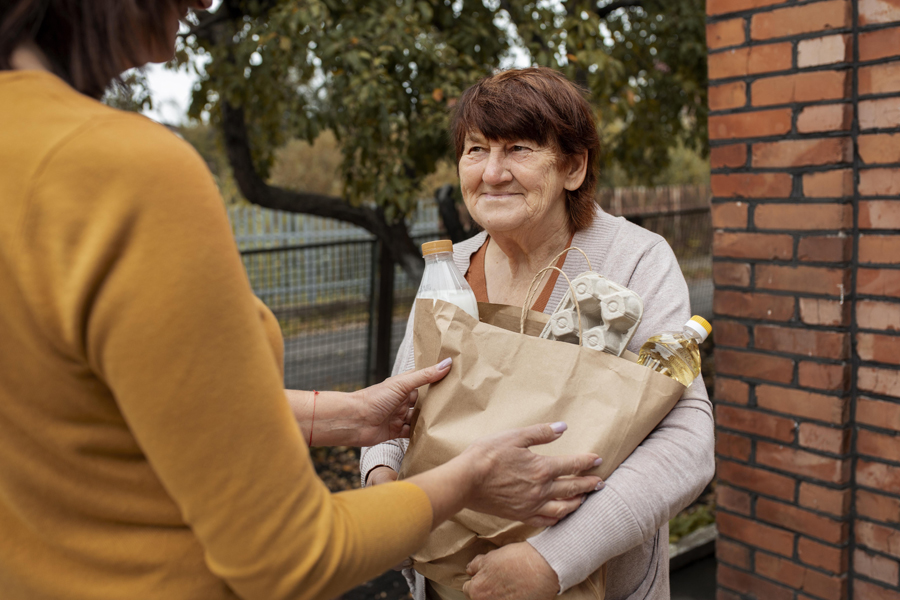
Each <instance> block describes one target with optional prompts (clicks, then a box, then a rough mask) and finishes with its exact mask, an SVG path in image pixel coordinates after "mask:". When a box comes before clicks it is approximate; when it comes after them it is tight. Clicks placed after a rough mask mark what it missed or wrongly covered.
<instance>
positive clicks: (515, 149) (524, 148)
mask: <svg viewBox="0 0 900 600" xmlns="http://www.w3.org/2000/svg"><path fill="white" fill-rule="evenodd" d="M512 150H513V152H527V151H529V150H531V148H529V147H528V146H518V145H517V146H513V147H512Z"/></svg>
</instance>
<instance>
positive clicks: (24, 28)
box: [0, 0, 183, 98]
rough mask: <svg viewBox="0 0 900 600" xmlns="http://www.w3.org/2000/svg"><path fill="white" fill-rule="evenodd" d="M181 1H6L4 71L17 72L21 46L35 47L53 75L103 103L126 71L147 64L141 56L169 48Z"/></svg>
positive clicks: (1, 40) (1, 12)
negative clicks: (170, 26) (171, 17)
mask: <svg viewBox="0 0 900 600" xmlns="http://www.w3.org/2000/svg"><path fill="white" fill-rule="evenodd" d="M180 4H183V2H181V1H179V0H3V2H2V4H0V70H7V69H10V68H12V67H11V65H10V60H11V58H12V53H13V51H14V50H15V49H16V47H17V46H19V45H21V44H23V43H26V42H29V41H30V42H34V43H35V44H36V45H37V47H38V48H40V49H41V51H42V52H43V53H44V55H45V56H46V57H47V59H48V60H49V61H50V64H51V66H52V68H53V71H54V73H56V75H58V76H59V77H61V78H62V79H64V80H66V81H67V82H68V83H69V85H71V86H72V87H74V88H75V89H76V90H78V91H79V92H81V93H83V94H87V95H88V96H91V97H94V98H100V97H101V96H102V95H103V92H104V91H105V90H106V88H107V87H108V86H109V84H110V83H112V82H113V81H114V80H116V79H118V77H119V75H120V74H121V73H122V71H124V70H126V69H128V68H129V67H132V66H138V65H140V64H141V62H142V55H143V52H142V50H143V49H144V48H147V47H153V46H154V45H160V44H166V43H168V42H167V40H166V17H167V15H168V11H172V10H178V8H179V5H180Z"/></svg>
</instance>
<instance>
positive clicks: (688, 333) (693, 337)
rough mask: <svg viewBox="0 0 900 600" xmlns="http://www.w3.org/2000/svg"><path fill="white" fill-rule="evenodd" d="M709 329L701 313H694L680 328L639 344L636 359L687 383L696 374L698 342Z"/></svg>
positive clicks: (700, 341) (697, 372) (710, 328)
mask: <svg viewBox="0 0 900 600" xmlns="http://www.w3.org/2000/svg"><path fill="white" fill-rule="evenodd" d="M710 333H712V326H711V325H710V324H709V323H708V322H707V321H706V319H704V318H703V317H700V316H697V315H694V316H693V317H691V320H690V321H688V322H687V323H685V324H684V328H683V329H682V331H664V332H662V333H660V334H657V335H654V336H653V337H651V338H650V339H649V340H647V341H646V342H644V345H643V346H641V351H640V353H639V354H638V363H639V364H642V365H644V366H645V367H650V368H651V369H653V370H654V371H659V372H660V373H662V374H663V375H667V376H668V377H671V378H672V379H674V380H675V381H677V382H679V383H681V384H683V385H685V386H688V385H691V382H692V381H694V379H695V378H696V377H697V375H699V374H700V344H702V343H703V342H704V341H705V340H706V337H707V336H708V335H709V334H710Z"/></svg>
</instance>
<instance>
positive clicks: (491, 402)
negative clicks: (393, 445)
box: [400, 299, 685, 600]
mask: <svg viewBox="0 0 900 600" xmlns="http://www.w3.org/2000/svg"><path fill="white" fill-rule="evenodd" d="M478 310H479V314H480V317H481V321H480V322H479V321H476V320H475V319H474V318H472V317H471V316H470V315H468V314H467V313H466V312H465V311H463V310H462V309H460V308H458V307H456V306H455V305H453V304H450V303H448V302H443V301H441V300H430V299H429V300H423V299H420V300H417V301H416V307H415V313H416V314H415V323H414V329H413V331H414V334H413V335H414V337H413V343H414V346H415V360H416V368H417V369H420V368H423V367H425V366H429V365H433V364H435V363H437V362H439V361H441V360H443V359H445V358H447V357H451V358H453V368H452V369H450V372H449V373H448V374H447V376H446V377H445V378H444V379H442V380H441V381H439V382H437V383H435V384H432V385H430V386H427V388H422V389H420V391H419V401H418V407H417V411H416V412H417V414H416V416H415V417H414V422H413V427H412V433H411V435H410V445H409V450H408V451H407V453H406V456H405V457H404V459H403V464H402V466H401V468H400V478H401V479H402V478H406V477H411V476H413V475H415V474H417V473H421V472H423V471H427V470H428V469H431V468H433V467H435V466H438V465H441V464H443V463H445V462H447V461H448V460H450V459H452V458H454V457H455V456H457V455H459V454H460V453H461V452H462V451H463V450H464V449H465V448H466V447H467V446H468V445H469V444H470V443H471V442H473V441H475V440H476V439H478V438H481V437H484V436H486V435H491V434H494V433H497V432H500V431H503V430H506V429H512V428H517V427H525V426H528V425H533V424H535V423H552V422H555V421H565V422H566V423H567V424H568V425H569V428H568V430H567V431H566V433H565V435H563V436H562V437H561V438H560V439H559V440H557V441H555V442H553V443H552V444H547V445H544V446H537V447H534V448H532V450H533V451H534V452H537V453H539V454H544V455H562V454H574V453H581V452H594V453H596V454H597V455H599V456H601V457H603V464H602V465H601V466H599V467H597V468H596V469H594V470H593V473H594V474H596V475H599V476H600V477H602V478H604V479H605V478H607V477H608V476H609V475H610V474H611V473H612V471H613V470H614V469H615V468H616V467H617V466H618V465H619V464H620V463H621V462H622V461H623V460H625V458H627V457H628V455H629V454H631V452H632V451H633V450H634V449H635V448H637V446H638V445H639V444H640V443H641V442H642V441H643V439H644V438H645V437H647V435H648V434H649V433H650V432H651V431H653V429H654V428H655V427H656V426H657V425H658V424H659V422H660V421H661V420H662V419H663V418H664V417H665V416H666V414H668V412H669V411H670V410H671V409H672V407H673V406H675V403H676V402H678V399H679V398H680V397H681V394H682V393H683V392H684V389H685V388H684V386H683V385H681V384H680V383H678V382H677V381H674V380H672V379H670V378H668V377H666V376H664V375H661V374H659V373H656V372H655V371H653V370H651V369H648V368H647V367H643V366H641V365H638V364H637V363H636V362H635V361H636V357H635V355H634V354H631V353H627V354H628V356H627V357H625V358H620V357H617V356H613V355H611V354H606V353H604V352H599V351H597V350H593V349H590V348H582V347H580V346H578V345H575V344H568V343H564V342H558V341H551V340H546V339H541V338H538V337H536V336H537V335H538V334H539V333H540V331H541V330H542V329H543V327H544V324H545V323H546V322H547V320H548V319H549V317H548V316H547V315H544V314H543V313H537V312H534V311H528V315H527V318H526V320H525V333H524V334H522V333H519V322H520V315H521V310H522V309H520V308H516V307H512V306H502V305H495V304H484V303H479V305H478ZM538 531H540V530H539V529H536V528H533V527H529V526H527V525H525V524H524V523H519V522H514V521H509V520H506V519H501V518H499V517H493V516H489V515H484V514H481V513H476V512H474V511H470V510H463V511H462V512H460V513H458V514H456V515H455V516H454V517H453V518H452V519H450V520H449V521H447V522H445V523H443V524H442V525H440V526H439V527H438V528H437V529H435V530H434V532H432V534H431V536H430V537H429V538H428V542H427V543H426V544H425V547H424V548H422V549H421V550H420V551H418V552H416V553H415V554H413V557H412V558H413V561H414V567H415V569H416V570H417V571H418V572H420V573H421V574H423V575H424V576H425V577H426V578H428V579H431V580H434V581H437V582H438V583H441V584H443V585H446V586H450V587H452V588H455V589H458V590H461V589H462V585H463V583H465V581H466V580H467V579H468V576H467V575H466V565H467V564H468V563H469V561H470V560H471V559H472V558H474V557H475V556H476V555H478V554H482V553H485V552H489V551H490V550H492V549H494V548H497V547H500V546H503V545H504V544H508V543H511V542H519V541H524V540H525V539H527V538H529V537H531V536H533V535H535V534H536V533H537V532H538ZM604 590H605V568H601V569H600V570H599V571H597V572H596V573H594V574H593V575H592V576H591V577H589V578H588V579H587V580H585V581H584V582H582V584H580V585H578V586H576V587H574V588H572V589H570V590H568V591H567V592H566V593H565V594H564V595H563V596H564V598H565V599H566V600H581V599H585V600H587V599H594V600H596V599H602V598H603V596H604Z"/></svg>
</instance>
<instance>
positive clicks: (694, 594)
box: [670, 556, 716, 600]
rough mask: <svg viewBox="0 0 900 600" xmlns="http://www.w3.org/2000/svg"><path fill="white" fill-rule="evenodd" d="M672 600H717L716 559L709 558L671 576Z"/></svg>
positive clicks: (713, 557)
mask: <svg viewBox="0 0 900 600" xmlns="http://www.w3.org/2000/svg"><path fill="white" fill-rule="evenodd" d="M671 582H672V585H671V588H670V589H671V590H672V600H715V597H716V558H715V556H709V557H707V558H704V559H703V560H698V561H697V562H695V563H691V564H689V565H687V566H686V567H683V568H681V569H679V570H677V571H674V572H673V573H672V574H671Z"/></svg>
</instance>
